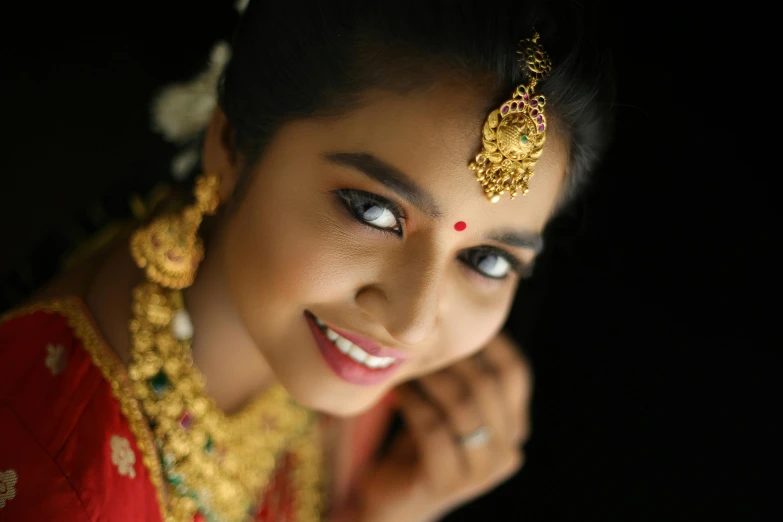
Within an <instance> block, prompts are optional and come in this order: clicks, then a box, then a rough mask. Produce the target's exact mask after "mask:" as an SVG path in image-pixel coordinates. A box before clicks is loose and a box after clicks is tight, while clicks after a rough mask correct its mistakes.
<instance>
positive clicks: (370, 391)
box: [280, 375, 388, 418]
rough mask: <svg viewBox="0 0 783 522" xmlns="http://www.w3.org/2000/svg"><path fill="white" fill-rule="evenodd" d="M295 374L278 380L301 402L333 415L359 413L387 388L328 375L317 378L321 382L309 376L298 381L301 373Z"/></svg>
mask: <svg viewBox="0 0 783 522" xmlns="http://www.w3.org/2000/svg"><path fill="white" fill-rule="evenodd" d="M297 377H299V379H294V380H293V381H291V382H286V381H287V380H284V379H282V378H281V379H280V383H281V384H282V385H283V387H285V389H286V390H287V391H288V393H289V394H290V395H291V397H293V398H294V400H296V402H298V403H299V404H301V405H302V406H304V407H306V408H309V409H311V410H313V411H316V412H318V413H323V414H325V415H330V416H333V417H340V418H347V417H354V416H356V415H360V414H362V413H364V412H366V411H368V410H370V409H372V407H373V406H375V405H376V404H378V402H379V401H380V400H381V399H382V398H383V397H384V396H385V395H386V393H387V392H388V390H387V389H385V388H384V389H382V390H378V389H377V388H375V387H373V388H366V389H364V390H362V389H361V388H362V387H360V386H355V385H345V384H343V383H334V382H329V381H331V379H329V380H327V382H323V381H321V382H320V383H319V384H321V386H313V384H314V383H313V380H309V382H301V375H298V376H297ZM346 386H347V387H346Z"/></svg>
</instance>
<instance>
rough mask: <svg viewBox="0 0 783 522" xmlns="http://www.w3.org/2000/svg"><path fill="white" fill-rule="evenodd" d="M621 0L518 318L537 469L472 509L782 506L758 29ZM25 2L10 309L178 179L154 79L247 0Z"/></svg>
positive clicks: (162, 77) (4, 250)
mask: <svg viewBox="0 0 783 522" xmlns="http://www.w3.org/2000/svg"><path fill="white" fill-rule="evenodd" d="M611 3H612V5H613V6H614V9H613V12H614V17H615V19H614V20H613V21H612V22H613V26H614V28H615V29H614V34H613V39H614V42H615V55H616V56H615V59H616V65H617V67H616V69H617V76H618V103H617V105H616V107H615V111H616V116H617V132H616V137H615V141H614V144H613V146H612V149H611V150H610V151H609V154H608V156H607V158H606V160H605V162H604V163H603V164H602V166H601V168H600V169H599V170H598V172H597V173H596V182H595V184H594V185H593V187H592V188H591V189H590V190H589V191H587V192H586V193H585V195H584V197H583V198H581V199H580V200H579V201H578V202H577V204H576V205H575V206H574V208H573V209H572V210H571V212H569V213H568V214H567V215H564V216H563V217H562V218H560V219H558V220H557V221H555V222H553V223H552V225H551V227H550V228H549V230H548V234H547V239H548V243H547V249H546V251H545V252H544V253H543V254H542V257H541V259H540V261H539V264H538V265H537V269H536V273H535V275H534V277H533V278H532V280H530V281H529V282H528V283H526V284H525V285H524V286H523V288H522V291H521V292H520V296H519V299H518V300H517V303H516V305H515V307H514V310H513V312H512V316H511V319H510V321H509V328H510V329H511V330H512V331H513V332H514V333H515V335H516V336H517V337H518V338H519V339H521V340H523V342H524V345H525V348H526V350H527V351H528V353H529V354H530V357H531V358H532V360H533V363H534V367H535V371H536V395H535V398H534V404H533V407H534V430H535V432H534V436H533V438H532V439H531V441H530V443H529V445H528V448H527V449H528V451H527V458H528V461H527V465H526V467H525V468H524V470H523V472H522V473H521V474H520V475H519V476H517V477H515V478H514V479H513V480H512V481H510V482H508V483H507V484H505V485H503V486H502V487H501V488H499V489H498V490H496V491H495V492H493V493H492V494H490V495H488V496H487V497H484V498H482V499H480V500H479V501H477V502H474V503H473V504H471V505H469V506H467V507H465V508H464V509H462V510H461V511H459V512H458V513H455V514H454V515H453V516H452V517H451V518H450V520H453V521H461V520H482V521H483V520H531V521H533V520H535V521H538V520H547V521H551V520H634V521H636V520H662V519H664V517H665V519H667V520H686V519H687V520H701V519H707V518H709V519H711V520H716V519H719V520H735V519H736V520H762V519H764V520H766V519H767V518H770V515H771V511H768V510H767V509H768V508H767V507H766V506H765V505H764V504H763V503H762V501H763V500H764V499H765V498H767V495H769V494H770V493H771V492H772V491H773V490H779V485H780V479H779V478H778V479H773V478H771V477H772V474H773V472H778V473H779V472H780V471H781V467H780V460H779V454H780V451H779V450H777V449H774V448H776V446H775V445H773V444H772V443H773V442H776V441H777V440H779V439H777V435H773V432H772V429H773V426H774V425H775V424H776V423H775V421H776V420H777V417H779V415H780V407H779V404H778V405H774V404H773V402H772V401H773V397H776V395H775V394H774V393H773V392H774V391H775V389H774V388H773V378H774V377H775V376H776V375H777V374H778V372H779V369H780V366H779V363H778V361H777V360H776V358H775V356H776V352H777V350H778V348H779V347H780V344H781V343H780V335H779V333H778V332H777V330H776V329H774V327H773V326H774V325H777V324H779V320H777V317H776V316H775V315H774V311H776V310H779V309H780V307H779V305H777V304H776V299H775V298H776V297H777V295H779V294H778V292H777V291H776V289H777V279H778V278H777V274H776V271H775V270H773V268H776V267H777V266H778V264H779V263H778V262H777V258H776V256H775V252H776V248H775V247H776V245H775V242H776V240H779V238H780V233H779V232H777V230H776V229H773V227H774V226H775V224H776V221H777V219H776V218H777V214H778V212H777V209H776V207H775V206H774V203H773V199H772V198H773V194H774V193H773V192H772V190H771V189H769V188H768V187H767V184H768V181H767V179H765V177H764V176H763V175H758V174H756V172H758V171H756V170H754V169H753V168H751V167H750V166H749V163H748V161H747V156H748V155H752V154H753V151H754V147H753V144H754V138H753V134H754V132H753V128H752V127H751V126H750V124H749V122H748V120H747V119H746V114H747V112H748V111H751V110H752V109H753V107H754V106H753V97H752V94H747V95H745V94H743V93H750V92H751V91H750V90H748V89H745V87H744V85H743V84H742V80H743V76H742V74H738V73H737V71H742V70H743V65H744V62H742V60H741V59H740V57H738V56H737V55H735V54H734V51H737V48H738V47H741V45H740V44H738V43H737V40H736V39H735V36H736V34H734V33H733V31H734V29H723V28H722V26H720V25H718V23H717V20H718V19H719V18H721V15H722V13H721V11H720V9H718V8H715V7H711V8H709V9H706V8H696V7H695V6H688V5H661V4H653V3H652V2H650V3H638V2H620V1H616V2H611ZM28 4H29V5H26V6H25V7H18V6H15V7H11V8H6V9H7V10H8V9H11V12H9V11H6V15H5V16H4V17H3V18H4V19H3V21H2V25H3V26H4V31H3V34H4V39H5V40H6V42H5V45H4V49H5V51H6V52H5V55H6V62H7V63H6V65H5V67H6V72H5V74H4V75H3V76H4V81H3V84H4V85H3V90H4V91H5V92H6V95H5V103H4V104H3V105H4V110H3V123H4V127H5V129H6V132H5V133H4V135H5V136H6V137H5V139H4V140H3V141H4V149H5V153H4V154H3V155H2V158H3V167H2V185H1V186H2V188H1V189H0V190H1V191H2V192H1V194H2V202H3V203H2V205H0V223H2V229H1V230H0V245H2V246H0V309H5V308H7V307H9V306H11V305H12V304H13V303H15V302H16V301H18V300H19V299H21V298H22V297H24V296H25V295H26V293H27V292H29V291H30V290H31V289H33V288H35V287H36V286H37V285H39V284H41V283H42V282H43V281H45V280H46V279H47V278H48V277H50V276H51V275H53V274H54V272H55V271H56V270H57V267H58V266H59V264H60V262H61V260H62V259H63V256H64V255H65V254H67V253H68V252H69V251H70V249H71V248H72V247H73V246H74V245H76V244H78V243H79V242H80V241H82V240H83V239H85V238H87V237H89V236H90V235H91V234H92V233H94V232H95V231H96V230H98V229H100V228H101V227H102V226H103V225H104V224H105V223H106V222H108V221H110V220H112V219H117V218H124V217H127V216H128V215H129V208H128V203H127V202H128V195H129V194H130V193H131V192H134V191H135V192H139V193H144V192H146V191H147V190H148V189H149V188H150V187H151V186H152V185H153V184H155V183H156V182H157V181H159V180H160V179H163V178H165V176H167V171H168V162H169V159H170V157H171V154H172V153H173V152H174V149H173V147H171V146H169V145H167V144H165V143H164V142H163V141H162V140H161V139H160V138H159V137H158V136H156V135H154V134H152V133H151V132H150V131H149V117H148V114H149V102H150V99H151V96H152V95H153V93H154V92H155V90H156V89H157V88H159V87H160V86H162V85H164V84H166V83H169V82H171V81H175V80H185V79H187V78H189V76H190V75H192V74H193V73H195V72H196V71H198V70H199V69H200V68H201V67H202V66H203V65H204V63H205V61H206V58H207V55H208V52H209V49H210V48H211V46H212V44H213V43H214V41H216V40H217V39H219V38H224V39H226V38H229V37H230V34H231V30H232V28H233V24H234V23H235V13H234V12H233V10H232V8H231V2H229V1H218V0H215V1H212V2H183V1H168V2H152V1H150V0H142V1H136V2H125V3H111V2H106V3H95V2H90V3H81V2H80V3H78V4H72V3H54V2H35V3H28ZM705 9H706V10H705ZM691 10H692V11H691ZM726 14H727V15H733V13H730V12H728V11H727V12H726ZM739 50H740V51H742V49H739ZM769 177H771V176H769Z"/></svg>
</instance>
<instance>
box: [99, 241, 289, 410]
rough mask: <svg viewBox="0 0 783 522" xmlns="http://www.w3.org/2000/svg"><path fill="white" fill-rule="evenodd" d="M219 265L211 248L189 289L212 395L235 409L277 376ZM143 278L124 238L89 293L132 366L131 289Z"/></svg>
mask: <svg viewBox="0 0 783 522" xmlns="http://www.w3.org/2000/svg"><path fill="white" fill-rule="evenodd" d="M208 252H209V250H208ZM219 268H220V267H219V258H217V259H216V258H215V257H214V256H212V257H211V256H210V255H209V254H207V258H206V259H205V260H204V261H203V262H202V265H201V267H200V268H199V273H198V275H197V277H196V281H195V283H194V284H193V285H192V286H191V287H190V288H187V289H185V290H184V291H183V294H184V298H185V305H186V307H187V309H188V313H189V314H190V316H191V320H192V321H193V326H194V329H195V335H194V337H193V344H192V349H193V360H194V363H195V365H196V368H198V369H199V371H200V372H201V373H202V374H204V378H205V381H206V386H207V393H208V394H209V396H210V397H212V398H213V399H214V401H215V403H216V404H217V406H218V408H220V409H221V410H222V411H223V412H225V413H226V414H231V413H234V412H236V411H237V410H239V409H241V408H242V406H244V405H245V404H246V403H247V402H248V401H250V400H251V399H252V398H253V397H255V396H256V395H258V394H259V393H261V392H262V391H263V390H265V389H266V388H267V387H269V386H270V385H272V384H273V383H274V382H275V379H274V376H273V374H272V372H271V370H270V368H269V366H268V365H267V363H266V361H265V360H264V358H263V357H262V356H261V352H260V351H259V350H258V349H257V347H256V346H255V344H254V343H253V341H252V339H251V338H250V336H249V334H248V333H247V331H246V329H245V327H244V324H242V322H241V320H240V319H239V317H238V315H237V314H236V312H235V309H234V307H233V305H232V304H231V303H232V301H231V299H230V296H229V294H228V287H227V285H226V283H225V282H224V281H222V280H221V279H220V277H219V276H217V275H215V274H220V273H221V271H220V270H219ZM143 279H144V275H143V273H142V272H141V270H139V269H138V268H137V267H136V265H135V263H134V262H133V260H132V259H131V256H130V253H129V252H128V246H127V242H126V241H121V242H120V244H118V246H117V248H116V250H114V252H113V253H112V255H111V256H110V257H109V258H108V259H107V260H106V262H105V263H103V264H102V266H101V267H100V268H99V269H98V271H97V273H96V275H95V277H94V278H93V280H92V283H91V284H90V286H89V289H88V290H87V292H86V295H85V298H86V301H87V305H88V307H89V308H90V311H91V312H92V314H93V316H94V317H95V320H96V322H97V324H98V326H99V328H100V329H101V331H102V332H103V334H104V337H105V338H106V340H107V341H108V343H109V345H110V346H111V347H112V348H113V349H114V351H115V352H116V353H117V355H118V356H119V358H120V359H121V360H122V362H123V363H124V364H125V365H126V366H127V364H128V363H129V362H130V358H131V356H130V342H129V332H128V321H129V320H130V318H131V290H132V289H133V288H134V287H135V286H136V285H137V284H138V283H140V282H141V281H143Z"/></svg>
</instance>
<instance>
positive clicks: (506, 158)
mask: <svg viewBox="0 0 783 522" xmlns="http://www.w3.org/2000/svg"><path fill="white" fill-rule="evenodd" d="M538 39H539V35H538V33H535V34H534V36H533V38H527V39H525V40H522V41H520V42H519V47H518V49H517V54H519V55H520V58H519V64H520V67H522V68H523V70H524V69H527V74H528V83H527V85H519V86H517V88H516V89H515V90H514V93H513V95H512V98H511V99H510V100H507V101H505V102H503V104H502V105H501V106H500V107H499V108H498V109H495V110H494V111H492V112H491V113H490V114H489V116H487V120H486V122H485V123H484V128H483V131H482V138H483V139H482V143H483V148H482V151H481V152H480V153H479V154H478V155H477V156H476V158H475V160H473V161H471V162H470V164H469V165H468V167H469V168H470V169H471V170H474V171H476V179H477V180H478V181H479V182H480V183H481V186H482V187H483V188H484V191H485V193H486V195H487V199H489V200H490V201H491V202H492V203H495V202H497V201H498V200H499V199H500V196H501V195H502V194H505V193H506V192H508V193H509V194H510V195H511V199H514V197H515V196H516V195H517V192H522V195H524V194H526V193H527V191H528V181H529V180H530V178H531V177H532V176H533V166H534V165H535V163H536V160H537V159H538V157H539V156H541V152H542V150H543V147H544V140H545V139H546V127H547V124H546V119H545V117H544V105H545V104H546V99H545V98H544V96H541V95H536V94H535V87H536V84H537V83H538V81H539V80H541V79H542V78H545V77H546V76H547V75H548V74H549V72H550V71H551V70H552V61H551V60H550V59H549V55H548V54H547V53H546V51H544V48H543V47H542V46H541V44H540V43H538Z"/></svg>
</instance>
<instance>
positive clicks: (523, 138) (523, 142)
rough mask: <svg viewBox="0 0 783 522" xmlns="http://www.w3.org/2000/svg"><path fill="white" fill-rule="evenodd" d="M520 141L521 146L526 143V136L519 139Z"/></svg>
mask: <svg viewBox="0 0 783 522" xmlns="http://www.w3.org/2000/svg"><path fill="white" fill-rule="evenodd" d="M520 139H521V140H522V145H524V144H525V143H527V136H522V138H520Z"/></svg>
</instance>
